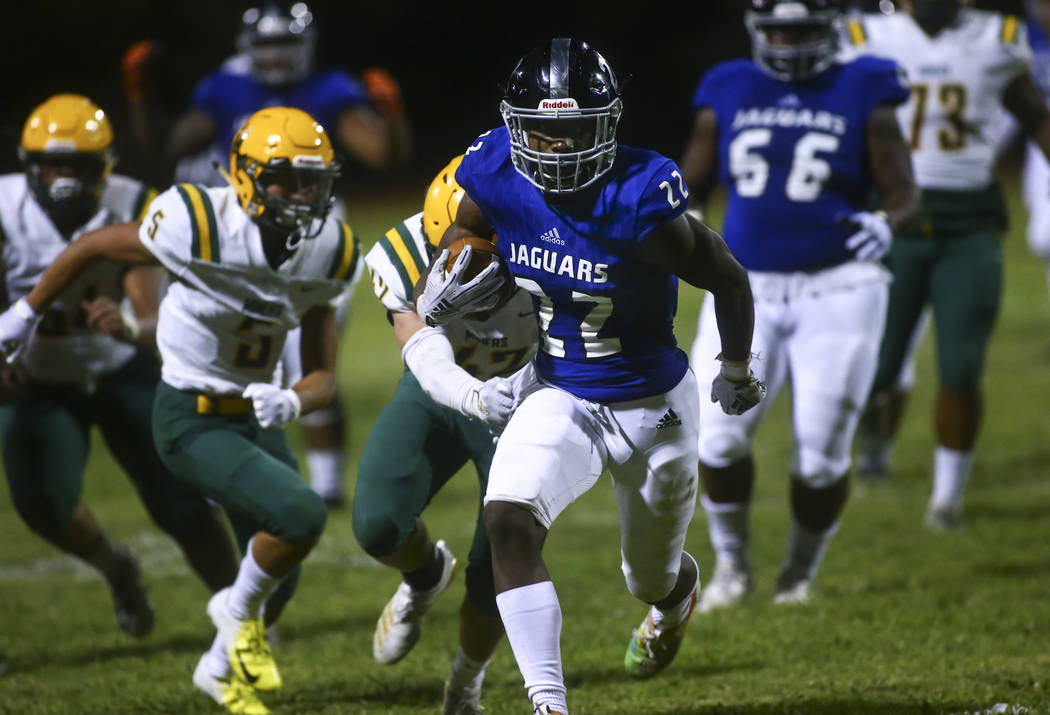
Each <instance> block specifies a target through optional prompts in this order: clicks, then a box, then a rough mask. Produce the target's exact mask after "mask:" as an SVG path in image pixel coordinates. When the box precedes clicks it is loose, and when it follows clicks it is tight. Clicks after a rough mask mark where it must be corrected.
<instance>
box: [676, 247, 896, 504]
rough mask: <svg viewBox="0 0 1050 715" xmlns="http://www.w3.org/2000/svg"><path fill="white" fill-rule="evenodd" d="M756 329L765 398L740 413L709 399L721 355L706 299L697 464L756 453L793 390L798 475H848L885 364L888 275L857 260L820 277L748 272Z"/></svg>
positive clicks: (822, 478) (699, 351)
mask: <svg viewBox="0 0 1050 715" xmlns="http://www.w3.org/2000/svg"><path fill="white" fill-rule="evenodd" d="M749 275H750V278H751V286H752V292H753V293H754V294H755V332H754V338H753V340H752V347H751V349H752V352H753V353H754V354H755V355H756V356H757V357H755V358H753V359H752V361H751V369H752V370H753V371H754V373H755V375H756V376H757V377H758V378H759V379H760V380H764V381H765V383H766V388H767V390H768V393H767V395H766V397H765V399H764V400H763V401H762V402H761V403H760V404H758V405H757V406H755V407H753V408H752V409H750V410H748V411H747V412H745V413H744V414H742V415H727V414H725V413H724V412H722V408H721V407H720V406H719V405H718V404H716V403H713V402H711V398H710V386H711V381H712V380H714V378H715V376H716V375H717V374H718V370H719V366H720V364H719V362H718V361H717V360H716V359H715V357H716V356H717V355H718V353H719V352H720V351H721V341H720V339H719V335H718V326H717V324H716V322H715V311H714V300H713V299H712V298H711V296H710V295H708V296H707V297H705V299H704V304H703V307H702V309H701V311H700V324H699V328H698V332H697V338H696V341H695V342H694V343H693V349H692V355H691V357H690V361H691V363H692V365H693V369H694V370H695V371H696V374H697V381H698V383H699V384H700V386H701V395H700V439H699V452H700V459H701V461H703V463H704V464H706V465H708V466H711V467H716V468H717V467H726V466H728V465H730V464H732V463H734V462H737V461H739V460H740V459H743V458H745V457H747V456H748V455H750V454H751V443H752V440H753V439H754V436H755V432H756V431H757V430H758V425H759V423H760V422H761V421H762V418H763V416H764V415H765V414H766V411H767V410H768V409H769V406H770V405H771V404H772V403H773V400H774V398H775V397H776V395H777V393H778V392H779V391H780V388H781V387H783V385H784V383H785V382H786V381H787V380H790V381H791V384H792V403H793V415H792V420H793V423H794V432H795V435H794V436H795V451H794V455H793V459H792V474H794V475H795V476H797V477H800V478H802V479H804V480H805V481H806V482H807V483H808V484H809V485H810V486H812V487H814V488H817V489H819V488H823V487H826V486H828V485H830V484H832V483H834V482H835V480H837V479H839V478H840V477H842V475H844V474H845V473H846V471H847V470H848V469H849V465H850V447H851V444H852V441H853V435H854V432H855V431H856V428H857V423H858V421H859V419H860V413H861V410H862V409H863V407H864V404H865V402H866V401H867V398H868V392H869V390H870V389H871V384H872V381H873V380H874V379H875V369H876V367H877V362H878V354H879V341H880V340H881V339H882V332H883V330H884V328H885V324H886V306H887V304H888V302H889V290H888V272H887V271H886V270H885V269H884V268H883V267H882V266H881V265H878V264H874V263H859V262H852V263H847V264H844V265H842V266H836V267H834V268H830V269H827V270H824V271H818V272H815V273H758V272H754V271H753V272H751V273H750V274H749Z"/></svg>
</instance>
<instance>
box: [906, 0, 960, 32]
mask: <svg viewBox="0 0 1050 715" xmlns="http://www.w3.org/2000/svg"><path fill="white" fill-rule="evenodd" d="M961 7H962V5H961V3H960V2H959V1H958V0H926V1H925V2H916V3H915V5H914V8H913V10H912V16H913V17H914V18H915V22H916V23H918V25H919V27H921V28H922V30H923V32H925V33H926V34H927V35H929V36H930V37H933V36H934V35H936V34H938V33H939V32H940V31H941V30H943V29H944V28H946V27H948V26H949V25H951V24H952V23H953V22H955V18H956V17H958V16H959V10H960V9H961Z"/></svg>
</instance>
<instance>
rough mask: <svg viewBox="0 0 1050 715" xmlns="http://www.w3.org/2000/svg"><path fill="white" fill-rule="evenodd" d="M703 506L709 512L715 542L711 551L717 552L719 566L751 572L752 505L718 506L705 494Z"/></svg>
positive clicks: (712, 537)
mask: <svg viewBox="0 0 1050 715" xmlns="http://www.w3.org/2000/svg"><path fill="white" fill-rule="evenodd" d="M700 503H701V504H702V505H703V507H704V511H705V512H707V533H708V534H709V535H710V538H711V547H712V548H713V549H714V550H715V558H716V559H717V560H718V561H719V562H729V563H731V564H733V565H734V566H736V567H738V568H741V569H747V568H748V558H747V544H748V522H749V520H750V511H751V502H750V501H742V502H715V501H711V500H710V499H709V498H708V497H707V495H706V494H702V495H701V496H700Z"/></svg>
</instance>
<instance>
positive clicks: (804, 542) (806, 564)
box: [784, 520, 839, 581]
mask: <svg viewBox="0 0 1050 715" xmlns="http://www.w3.org/2000/svg"><path fill="white" fill-rule="evenodd" d="M838 530H839V525H838V522H836V523H834V524H832V525H831V526H830V527H829V528H827V529H825V530H824V531H810V530H809V529H807V528H806V527H804V526H802V525H801V524H799V523H798V521H796V520H792V522H791V545H790V546H789V547H788V556H787V565H786V566H785V567H784V570H785V571H786V572H787V573H789V574H793V575H796V576H798V577H799V578H806V579H809V580H810V581H812V580H813V579H814V578H815V577H816V575H817V569H818V568H819V567H820V562H821V561H823V560H824V552H825V551H827V548H828V543H830V542H831V537H832V536H834V535H835V532H836V531H838Z"/></svg>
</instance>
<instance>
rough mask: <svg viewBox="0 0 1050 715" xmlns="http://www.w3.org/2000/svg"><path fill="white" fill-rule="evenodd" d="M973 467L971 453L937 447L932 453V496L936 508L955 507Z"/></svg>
mask: <svg viewBox="0 0 1050 715" xmlns="http://www.w3.org/2000/svg"><path fill="white" fill-rule="evenodd" d="M971 467H973V452H960V451H958V450H954V449H948V448H947V447H940V446H938V447H937V449H936V450H934V452H933V495H932V496H931V497H930V503H931V504H934V505H936V506H957V505H958V504H959V503H961V502H962V496H963V490H964V489H966V482H967V481H968V480H969V478H970V469H971Z"/></svg>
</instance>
